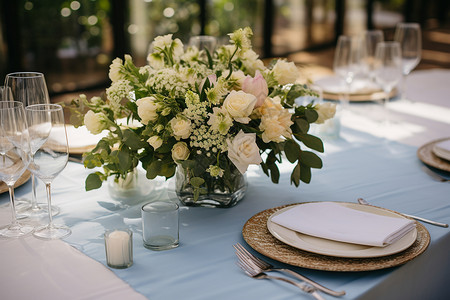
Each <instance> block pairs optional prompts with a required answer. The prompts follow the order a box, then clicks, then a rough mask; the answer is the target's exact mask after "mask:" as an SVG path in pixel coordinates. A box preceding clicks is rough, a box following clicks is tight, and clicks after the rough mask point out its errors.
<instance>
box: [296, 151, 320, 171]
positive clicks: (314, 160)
mask: <svg viewBox="0 0 450 300" xmlns="http://www.w3.org/2000/svg"><path fill="white" fill-rule="evenodd" d="M300 159H301V162H302V164H304V165H306V166H308V167H311V168H315V169H320V168H322V160H321V159H320V157H319V156H317V155H316V154H315V153H313V152H310V151H302V152H301V156H300Z"/></svg>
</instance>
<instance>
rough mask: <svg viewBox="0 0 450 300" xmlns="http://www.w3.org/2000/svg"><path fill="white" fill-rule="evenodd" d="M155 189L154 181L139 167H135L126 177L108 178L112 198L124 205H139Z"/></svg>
mask: <svg viewBox="0 0 450 300" xmlns="http://www.w3.org/2000/svg"><path fill="white" fill-rule="evenodd" d="M152 190H153V183H152V181H151V180H149V179H147V178H146V177H145V174H144V173H142V171H141V170H138V169H137V168H135V169H133V171H131V172H130V173H128V174H127V175H126V177H125V178H120V177H119V178H116V177H115V176H110V177H109V178H108V191H109V195H110V196H111V198H112V199H114V200H116V201H119V202H120V203H122V204H124V205H131V206H133V205H137V204H140V203H141V202H142V201H144V200H145V199H146V197H148V195H149V194H150V192H151V191H152Z"/></svg>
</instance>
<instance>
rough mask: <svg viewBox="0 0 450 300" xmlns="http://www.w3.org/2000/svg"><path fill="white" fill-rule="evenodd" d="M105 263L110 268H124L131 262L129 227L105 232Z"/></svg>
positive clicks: (131, 234) (131, 244)
mask: <svg viewBox="0 0 450 300" xmlns="http://www.w3.org/2000/svg"><path fill="white" fill-rule="evenodd" d="M105 250H106V264H107V265H108V266H109V267H111V268H116V269H125V268H128V267H130V266H131V265H132V264H133V232H132V231H131V230H129V229H115V230H107V231H106V232H105Z"/></svg>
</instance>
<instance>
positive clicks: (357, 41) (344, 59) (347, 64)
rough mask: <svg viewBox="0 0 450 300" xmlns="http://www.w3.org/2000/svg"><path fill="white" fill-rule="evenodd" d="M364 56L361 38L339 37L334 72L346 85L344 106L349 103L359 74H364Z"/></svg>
mask: <svg viewBox="0 0 450 300" xmlns="http://www.w3.org/2000/svg"><path fill="white" fill-rule="evenodd" d="M362 55H363V51H362V47H361V38H360V37H357V36H345V35H341V36H339V38H338V42H337V45H336V51H335V55H334V62H333V70H334V72H335V73H336V74H337V75H338V76H339V77H340V78H342V79H343V80H344V81H345V84H346V90H345V93H344V99H343V100H344V101H343V104H344V106H346V105H347V104H348V102H349V98H350V89H351V85H352V83H353V80H354V79H355V77H356V75H357V74H359V73H361V72H362V64H361V59H362Z"/></svg>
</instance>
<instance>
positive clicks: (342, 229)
mask: <svg viewBox="0 0 450 300" xmlns="http://www.w3.org/2000/svg"><path fill="white" fill-rule="evenodd" d="M272 222H274V223H277V224H279V225H281V226H284V227H287V228H289V229H291V230H294V231H298V232H300V233H304V234H308V235H311V236H315V237H320V238H324V239H329V240H334V241H339V242H346V243H352V244H360V245H368V246H377V247H384V246H387V245H389V244H392V243H394V242H396V241H397V240H399V239H400V238H402V237H403V236H404V235H406V234H407V233H408V232H409V231H411V230H412V229H414V228H415V226H416V225H415V222H414V221H412V220H408V219H404V218H393V217H387V216H380V215H375V214H372V213H367V212H363V211H358V210H355V209H351V208H348V207H344V206H342V205H339V204H336V203H333V202H316V203H306V204H302V205H298V206H295V207H293V208H291V209H289V210H287V211H285V212H282V213H280V214H279V215H276V216H274V217H273V218H272Z"/></svg>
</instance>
